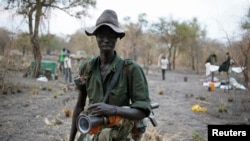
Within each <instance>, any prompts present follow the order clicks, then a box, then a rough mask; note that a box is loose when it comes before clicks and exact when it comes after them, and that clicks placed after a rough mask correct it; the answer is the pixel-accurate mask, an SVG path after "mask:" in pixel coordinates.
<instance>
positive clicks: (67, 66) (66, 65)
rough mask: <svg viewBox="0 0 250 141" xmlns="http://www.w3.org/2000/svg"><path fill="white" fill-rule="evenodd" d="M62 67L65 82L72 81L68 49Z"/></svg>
mask: <svg viewBox="0 0 250 141" xmlns="http://www.w3.org/2000/svg"><path fill="white" fill-rule="evenodd" d="M64 69H65V82H69V83H72V74H71V58H70V51H68V52H67V54H66V56H65V59H64Z"/></svg>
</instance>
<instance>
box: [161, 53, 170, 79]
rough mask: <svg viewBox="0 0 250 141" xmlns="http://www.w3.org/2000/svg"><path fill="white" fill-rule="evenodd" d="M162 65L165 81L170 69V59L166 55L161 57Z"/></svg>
mask: <svg viewBox="0 0 250 141" xmlns="http://www.w3.org/2000/svg"><path fill="white" fill-rule="evenodd" d="M160 64H161V73H162V80H165V74H166V70H167V68H168V59H167V58H166V57H165V55H163V56H162V57H161V61H160Z"/></svg>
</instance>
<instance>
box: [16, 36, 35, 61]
mask: <svg viewBox="0 0 250 141" xmlns="http://www.w3.org/2000/svg"><path fill="white" fill-rule="evenodd" d="M14 44H15V46H17V47H18V49H19V50H21V52H22V54H23V56H24V55H27V51H28V50H31V48H32V47H31V43H30V39H29V33H25V32H22V33H18V34H17V37H16V40H15V41H14Z"/></svg>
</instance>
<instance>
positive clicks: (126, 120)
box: [70, 10, 151, 141]
mask: <svg viewBox="0 0 250 141" xmlns="http://www.w3.org/2000/svg"><path fill="white" fill-rule="evenodd" d="M85 32H86V34H87V35H88V36H96V41H97V44H98V47H99V50H100V55H99V56H98V57H95V58H93V59H91V60H90V61H89V62H86V63H85V64H83V65H82V66H81V67H80V70H79V76H80V79H79V80H81V85H78V84H77V86H78V89H79V95H78V100H77V103H76V106H75V110H74V114H73V118H72V126H71V134H70V141H73V140H74V139H75V136H76V133H77V127H76V122H77V117H78V116H79V114H80V113H81V112H82V111H87V112H88V114H89V115H91V116H97V117H98V116H100V117H103V116H104V117H110V116H119V117H121V120H120V122H119V124H118V125H114V126H108V127H107V126H102V128H101V130H100V131H98V132H97V133H95V134H92V135H90V134H86V135H83V134H82V135H81V137H83V138H84V140H85V141H86V140H95V141H114V140H115V141H118V140H119V141H125V140H133V139H132V133H131V132H132V129H133V127H134V126H135V122H136V121H140V120H142V119H144V118H145V117H147V116H149V114H150V112H151V108H150V99H149V92H148V84H147V80H146V77H145V75H144V72H143V70H142V68H141V67H140V66H139V65H138V64H137V63H136V62H134V61H133V60H128V59H126V60H125V63H124V65H123V71H120V74H119V76H118V79H117V81H116V83H115V85H114V87H113V88H112V90H111V92H110V93H109V96H108V98H107V100H106V101H104V102H103V98H104V95H105V92H106V90H107V88H108V87H109V85H110V82H111V81H112V78H113V75H114V73H115V72H116V71H118V68H119V65H118V64H119V62H120V61H121V60H123V59H121V58H120V57H119V56H118V55H117V53H116V51H115V45H116V41H117V39H118V38H120V39H121V38H123V37H124V36H125V32H124V30H122V29H121V28H119V26H118V18H117V15H116V12H114V11H113V10H105V11H104V12H103V13H102V14H101V16H100V17H99V18H98V19H97V21H96V26H94V27H92V28H88V29H86V30H85ZM86 72H87V73H86ZM86 74H87V75H86ZM85 75H86V76H85ZM87 99H88V100H89V101H88V104H89V105H88V106H85V105H86V103H87V102H86V100H87ZM125 107H126V108H125ZM84 109H85V110H84Z"/></svg>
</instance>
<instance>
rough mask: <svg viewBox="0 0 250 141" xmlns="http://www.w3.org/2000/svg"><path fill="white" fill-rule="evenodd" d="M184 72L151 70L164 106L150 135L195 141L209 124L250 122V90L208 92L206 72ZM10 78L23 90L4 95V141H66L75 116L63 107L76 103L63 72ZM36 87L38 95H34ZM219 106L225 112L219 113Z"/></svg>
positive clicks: (0, 112)
mask: <svg viewBox="0 0 250 141" xmlns="http://www.w3.org/2000/svg"><path fill="white" fill-rule="evenodd" d="M183 72H184V71H183ZM183 72H181V71H178V72H177V71H167V74H166V80H165V81H163V80H161V74H160V70H159V69H156V68H154V69H151V70H150V71H149V74H147V78H148V83H149V89H150V97H151V99H152V101H153V102H158V103H159V104H160V107H159V108H158V109H155V110H154V113H155V118H156V120H157V121H158V126H157V127H156V128H153V127H152V126H151V125H150V123H149V127H148V129H147V134H148V132H151V133H152V132H156V134H159V135H160V136H162V140H164V141H192V135H194V134H196V135H197V136H199V137H201V138H202V139H203V140H207V125H208V124H250V94H249V92H248V91H244V90H230V91H229V93H227V92H224V90H222V89H219V88H216V89H215V91H208V89H207V87H204V86H203V85H202V82H201V81H200V79H201V78H202V75H196V74H192V73H183ZM184 77H187V82H185V81H184ZM7 82H8V83H12V84H13V85H20V87H21V90H22V92H21V93H15V94H10V93H8V94H7V95H3V94H2V93H1V94H0V140H1V141H33V140H36V141H64V140H66V139H67V138H68V136H69V132H70V126H71V117H67V116H65V112H64V110H65V109H70V110H72V109H73V108H74V106H75V102H76V98H77V91H76V90H75V89H74V86H68V87H66V85H65V83H64V81H63V76H62V75H60V76H59V79H58V80H52V81H48V82H40V81H37V80H35V79H32V78H30V77H28V78H23V77H22V72H21V73H20V72H19V73H16V72H15V73H10V77H9V78H8V79H7ZM50 87H51V88H52V90H51V91H50V90H49V89H48V88H50ZM36 88H38V91H39V92H38V94H35V90H36ZM159 91H162V92H163V94H159V93H158V92H159ZM229 99H230V100H229ZM230 101H231V102H230ZM195 104H199V105H200V106H202V107H205V108H207V112H193V111H192V110H191V108H192V106H193V105H195ZM220 107H222V108H224V109H226V112H219V108H220ZM150 140H152V141H153V140H155V139H154V138H153V137H151V139H150Z"/></svg>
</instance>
